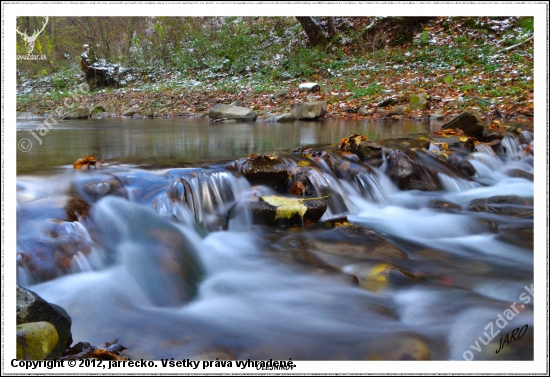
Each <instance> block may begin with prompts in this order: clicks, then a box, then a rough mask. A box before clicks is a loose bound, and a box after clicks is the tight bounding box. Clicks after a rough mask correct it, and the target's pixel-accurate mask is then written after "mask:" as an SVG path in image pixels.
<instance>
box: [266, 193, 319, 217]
mask: <svg viewBox="0 0 550 377" xmlns="http://www.w3.org/2000/svg"><path fill="white" fill-rule="evenodd" d="M328 196H330V195H327V196H323V197H320V198H302V199H293V198H284V197H282V196H276V195H266V196H260V198H261V199H262V200H263V201H264V202H266V203H268V204H271V205H272V206H274V207H277V213H276V214H275V220H277V219H290V218H291V217H292V216H294V215H296V214H298V215H300V216H302V217H304V214H305V213H306V211H307V207H306V206H305V205H303V204H302V202H303V201H304V200H317V199H324V198H326V197H328Z"/></svg>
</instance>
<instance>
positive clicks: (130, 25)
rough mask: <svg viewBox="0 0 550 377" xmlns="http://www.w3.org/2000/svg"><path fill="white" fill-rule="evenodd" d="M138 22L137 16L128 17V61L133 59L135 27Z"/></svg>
mask: <svg viewBox="0 0 550 377" xmlns="http://www.w3.org/2000/svg"><path fill="white" fill-rule="evenodd" d="M135 24H136V17H133V16H132V17H128V27H127V28H126V48H127V50H126V57H127V58H128V61H131V60H132V58H131V53H130V51H131V50H132V42H133V39H134V27H135Z"/></svg>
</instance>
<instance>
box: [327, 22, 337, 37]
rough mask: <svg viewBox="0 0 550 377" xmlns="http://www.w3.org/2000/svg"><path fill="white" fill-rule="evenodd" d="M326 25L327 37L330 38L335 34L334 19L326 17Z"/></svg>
mask: <svg viewBox="0 0 550 377" xmlns="http://www.w3.org/2000/svg"><path fill="white" fill-rule="evenodd" d="M327 25H328V37H329V38H330V39H332V38H334V36H335V35H336V28H335V27H334V21H333V18H332V17H327Z"/></svg>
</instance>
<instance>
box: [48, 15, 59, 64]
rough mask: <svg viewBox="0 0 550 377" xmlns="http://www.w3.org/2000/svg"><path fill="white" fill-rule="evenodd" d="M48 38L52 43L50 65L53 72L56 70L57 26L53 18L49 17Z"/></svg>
mask: <svg viewBox="0 0 550 377" xmlns="http://www.w3.org/2000/svg"><path fill="white" fill-rule="evenodd" d="M50 20H51V21H50V38H51V41H52V55H51V59H50V61H51V64H52V68H53V70H54V71H55V70H57V66H58V64H57V26H56V22H55V17H50Z"/></svg>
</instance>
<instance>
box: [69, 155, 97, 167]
mask: <svg viewBox="0 0 550 377" xmlns="http://www.w3.org/2000/svg"><path fill="white" fill-rule="evenodd" d="M96 164H101V161H99V157H94V156H86V157H83V158H79V159H78V160H76V161H75V162H74V163H73V169H90V166H96Z"/></svg>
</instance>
